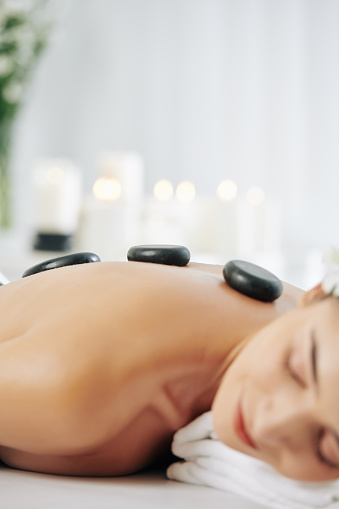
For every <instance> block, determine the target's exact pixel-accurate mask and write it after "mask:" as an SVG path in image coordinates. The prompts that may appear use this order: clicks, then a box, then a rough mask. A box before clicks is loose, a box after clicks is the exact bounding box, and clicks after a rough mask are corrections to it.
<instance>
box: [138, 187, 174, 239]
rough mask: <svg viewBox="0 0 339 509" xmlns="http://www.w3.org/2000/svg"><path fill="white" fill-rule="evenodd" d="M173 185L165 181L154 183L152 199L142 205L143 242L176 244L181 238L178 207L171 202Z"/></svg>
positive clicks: (149, 198)
mask: <svg viewBox="0 0 339 509" xmlns="http://www.w3.org/2000/svg"><path fill="white" fill-rule="evenodd" d="M173 194H174V188H173V184H172V183H171V182H170V181H169V180H167V179H161V180H159V181H158V182H156V183H155V185H154V188H153V197H148V198H147V199H146V200H145V203H144V214H143V216H144V220H143V242H145V243H150V244H178V243H182V241H183V238H182V235H181V232H180V228H179V227H178V207H177V205H178V204H177V203H176V202H175V200H173Z"/></svg>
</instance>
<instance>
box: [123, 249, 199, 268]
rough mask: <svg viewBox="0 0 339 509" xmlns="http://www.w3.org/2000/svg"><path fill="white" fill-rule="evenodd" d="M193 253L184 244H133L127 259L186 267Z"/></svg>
mask: <svg viewBox="0 0 339 509" xmlns="http://www.w3.org/2000/svg"><path fill="white" fill-rule="evenodd" d="M190 258H191V253H190V252H189V250H188V249H187V247H184V246H171V245H161V244H160V245H149V246H147V245H146V246H133V247H131V248H130V249H129V250H128V253H127V260H128V261H130V262H146V263H160V264H162V265H176V266H178V267H184V266H185V265H187V264H188V262H189V261H190Z"/></svg>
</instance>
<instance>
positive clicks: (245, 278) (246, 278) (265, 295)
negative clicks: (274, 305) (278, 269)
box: [223, 260, 283, 302]
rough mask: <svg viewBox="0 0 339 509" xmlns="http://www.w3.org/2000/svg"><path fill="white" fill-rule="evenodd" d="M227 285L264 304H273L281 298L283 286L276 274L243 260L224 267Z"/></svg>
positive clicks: (231, 262) (233, 261)
mask: <svg viewBox="0 0 339 509" xmlns="http://www.w3.org/2000/svg"><path fill="white" fill-rule="evenodd" d="M223 274H224V278H225V281H226V283H227V284H228V285H229V286H230V287H231V288H233V289H234V290H236V291H238V292H240V293H242V294H244V295H247V296H248V297H251V298H252V299H256V300H260V301H263V302H273V301H274V300H276V299H277V298H278V297H280V295H281V293H282V290H283V285H282V283H281V281H280V279H278V278H277V277H276V276H275V275H274V274H272V273H271V272H269V271H268V270H266V269H263V268H262V267H259V266H258V265H255V264H253V263H249V262H245V261H242V260H232V261H230V262H228V263H226V265H225V266H224V269H223Z"/></svg>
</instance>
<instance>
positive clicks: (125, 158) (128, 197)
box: [99, 152, 144, 244]
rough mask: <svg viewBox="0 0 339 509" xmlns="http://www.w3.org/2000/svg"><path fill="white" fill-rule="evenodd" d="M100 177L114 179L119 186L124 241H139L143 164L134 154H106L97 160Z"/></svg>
mask: <svg viewBox="0 0 339 509" xmlns="http://www.w3.org/2000/svg"><path fill="white" fill-rule="evenodd" d="M99 172H100V176H101V177H105V178H109V179H115V180H117V181H118V182H120V184H121V198H120V203H121V205H122V207H123V208H124V219H123V221H124V225H123V228H124V230H125V232H124V235H125V238H126V241H127V242H128V243H131V244H136V243H138V242H139V241H140V229H141V208H142V203H143V198H144V163H143V159H142V157H141V156H140V154H137V153H135V152H106V153H103V154H102V155H101V156H100V158H99Z"/></svg>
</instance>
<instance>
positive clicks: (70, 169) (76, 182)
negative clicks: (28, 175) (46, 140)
mask: <svg viewBox="0 0 339 509" xmlns="http://www.w3.org/2000/svg"><path fill="white" fill-rule="evenodd" d="M81 190H82V178H81V172H80V170H79V169H78V168H77V167H76V166H75V165H74V164H73V163H72V162H70V161H67V160H61V159H55V160H54V159H51V160H46V161H42V162H41V163H40V164H39V165H38V166H37V167H36V168H35V170H34V172H33V209H34V228H35V230H36V231H37V232H39V233H47V234H50V233H56V234H65V235H72V234H73V233H74V232H75V231H76V229H77V226H78V220H79V210H80V203H81Z"/></svg>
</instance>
